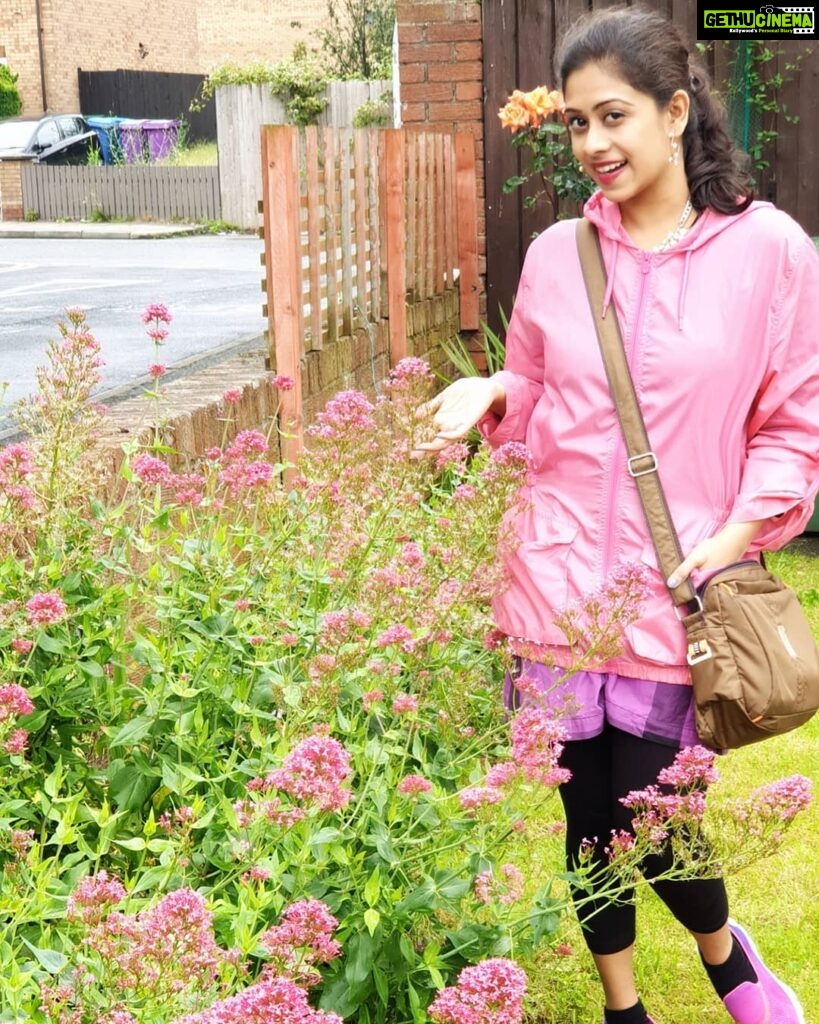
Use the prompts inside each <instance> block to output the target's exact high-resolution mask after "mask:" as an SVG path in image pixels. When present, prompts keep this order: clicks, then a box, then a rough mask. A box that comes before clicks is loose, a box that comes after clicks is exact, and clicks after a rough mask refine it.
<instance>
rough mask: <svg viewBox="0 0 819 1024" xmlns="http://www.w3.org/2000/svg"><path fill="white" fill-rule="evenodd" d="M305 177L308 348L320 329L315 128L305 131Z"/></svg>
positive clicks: (315, 345)
mask: <svg viewBox="0 0 819 1024" xmlns="http://www.w3.org/2000/svg"><path fill="white" fill-rule="evenodd" d="M304 160H305V179H306V182H307V266H308V272H309V275H310V348H311V349H313V350H316V349H320V348H321V347H322V328H321V226H320V223H319V220H320V213H321V206H320V204H321V198H320V194H319V166H318V131H317V129H316V128H315V127H312V126H311V127H309V128H306V129H305V132H304Z"/></svg>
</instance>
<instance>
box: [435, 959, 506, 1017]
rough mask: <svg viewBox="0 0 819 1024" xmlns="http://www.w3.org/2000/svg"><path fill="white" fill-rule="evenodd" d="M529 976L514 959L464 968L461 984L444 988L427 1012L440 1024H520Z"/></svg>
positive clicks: (459, 977)
mask: <svg viewBox="0 0 819 1024" xmlns="http://www.w3.org/2000/svg"><path fill="white" fill-rule="evenodd" d="M525 995H526V974H525V973H524V971H522V970H521V969H520V967H518V965H517V964H516V963H515V962H514V961H512V960H505V959H502V958H500V957H499V958H496V959H493V960H484V961H483V962H482V963H479V964H475V966H474V967H465V968H464V969H463V970H462V971H461V973H460V974H459V975H458V983H457V984H456V985H454V986H452V987H450V988H444V989H441V991H440V992H439V993H438V995H437V996H436V997H435V999H434V1000H433V1001H432V1003H431V1004H430V1006H429V1008H428V1010H427V1013H428V1014H429V1016H430V1017H431V1018H432V1019H433V1020H434V1021H436V1022H437V1024H520V1022H521V1021H522V1019H523V998H524V996H525Z"/></svg>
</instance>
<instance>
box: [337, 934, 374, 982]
mask: <svg viewBox="0 0 819 1024" xmlns="http://www.w3.org/2000/svg"><path fill="white" fill-rule="evenodd" d="M380 946H381V943H380V942H377V941H376V940H375V938H374V937H373V936H372V935H369V934H367V932H357V933H356V934H355V935H353V937H352V938H351V939H349V940H348V942H347V946H346V952H347V967H346V969H345V971H344V977H345V978H346V979H347V981H348V982H349V983H350V984H351V985H360V984H362V982H364V981H366V979H367V978H368V976H369V974H370V972H371V971H372V967H373V963H374V962H375V954H376V953H377V952H378V950H379V948H380Z"/></svg>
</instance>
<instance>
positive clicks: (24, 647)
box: [11, 636, 34, 654]
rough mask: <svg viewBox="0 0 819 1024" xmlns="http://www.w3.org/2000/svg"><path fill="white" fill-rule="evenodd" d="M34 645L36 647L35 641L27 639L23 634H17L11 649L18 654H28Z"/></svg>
mask: <svg viewBox="0 0 819 1024" xmlns="http://www.w3.org/2000/svg"><path fill="white" fill-rule="evenodd" d="M32 647H34V641H33V640H26V639H25V637H22V636H16V637H15V638H14V639H13V640H12V641H11V649H12V650H13V651H14V652H15V653H17V654H28V653H29V651H31V649H32Z"/></svg>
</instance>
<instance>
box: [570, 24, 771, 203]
mask: <svg viewBox="0 0 819 1024" xmlns="http://www.w3.org/2000/svg"><path fill="white" fill-rule="evenodd" d="M590 63H595V64H605V65H607V66H608V67H609V68H611V69H612V70H613V71H614V72H615V73H616V74H618V75H619V76H620V77H621V78H622V79H623V80H624V81H626V82H628V84H629V85H630V86H631V87H632V88H633V89H636V90H637V91H638V92H642V93H646V94H647V95H649V96H651V97H652V98H653V99H654V102H655V103H656V104H657V106H658V107H659V108H660V109H664V108H665V107H667V106H668V104H669V102H670V100H671V97H672V96H673V95H674V93H675V92H676V91H677V90H678V89H684V90H685V91H686V92H687V93H688V94H689V96H690V98H691V106H690V113H689V118H688V124H687V126H686V128H685V131H684V132H683V138H682V142H683V150H684V153H685V173H686V176H687V178H688V187H689V191H690V193H691V202H692V204H693V205H694V207H695V208H696V209H697V210H704V209H706V207H710V208H711V209H713V210H716V211H717V212H719V213H727V214H733V213H740V212H741V211H742V210H744V209H746V208H747V207H748V205H749V203H750V202H751V200H752V199H753V191H752V188H751V181H750V177H749V175H748V173H747V171H746V170H745V169H744V168H743V166H742V160H743V154H742V153H741V152H740V151H739V150H738V149H737V147H736V146H735V145H734V143H733V142H732V141H731V137H730V135H729V133H728V127H727V116H726V114H725V109H724V107H723V106H722V104H721V103H720V101H719V100H718V99H717V97H716V96H715V95H714V94H713V93H712V92H711V88H710V85H709V81H708V75H707V74H706V73H705V71H704V70H702V68H700V67H699V66H697V65H694V64H693V63H692V65H691V67H690V68H689V60H688V48H687V47H686V45H685V43H684V42H683V39H682V37H681V35H680V34H679V32H678V30H677V27H676V26H675V25H674V24H673V23H672V22H669V21H668V20H667V19H666V18H664V17H663V16H662V15H661V14H658V13H656V12H655V11H648V10H645V9H643V8H640V7H621V8H610V9H608V10H604V11H598V12H595V13H593V14H590V15H586V16H584V17H582V18H580V19H579V20H578V21H577V22H575V24H574V25H573V26H572V27H571V28H570V29H569V31H568V32H567V34H566V36H565V37H564V39H563V42H562V45H561V47H560V51H559V54H558V58H557V67H558V69H559V77H560V82H561V85H562V87H564V88H565V83H566V79H567V78H568V77H569V75H571V73H572V72H573V71H578V70H580V68H582V67H585V66H586V65H587V64H590Z"/></svg>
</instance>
